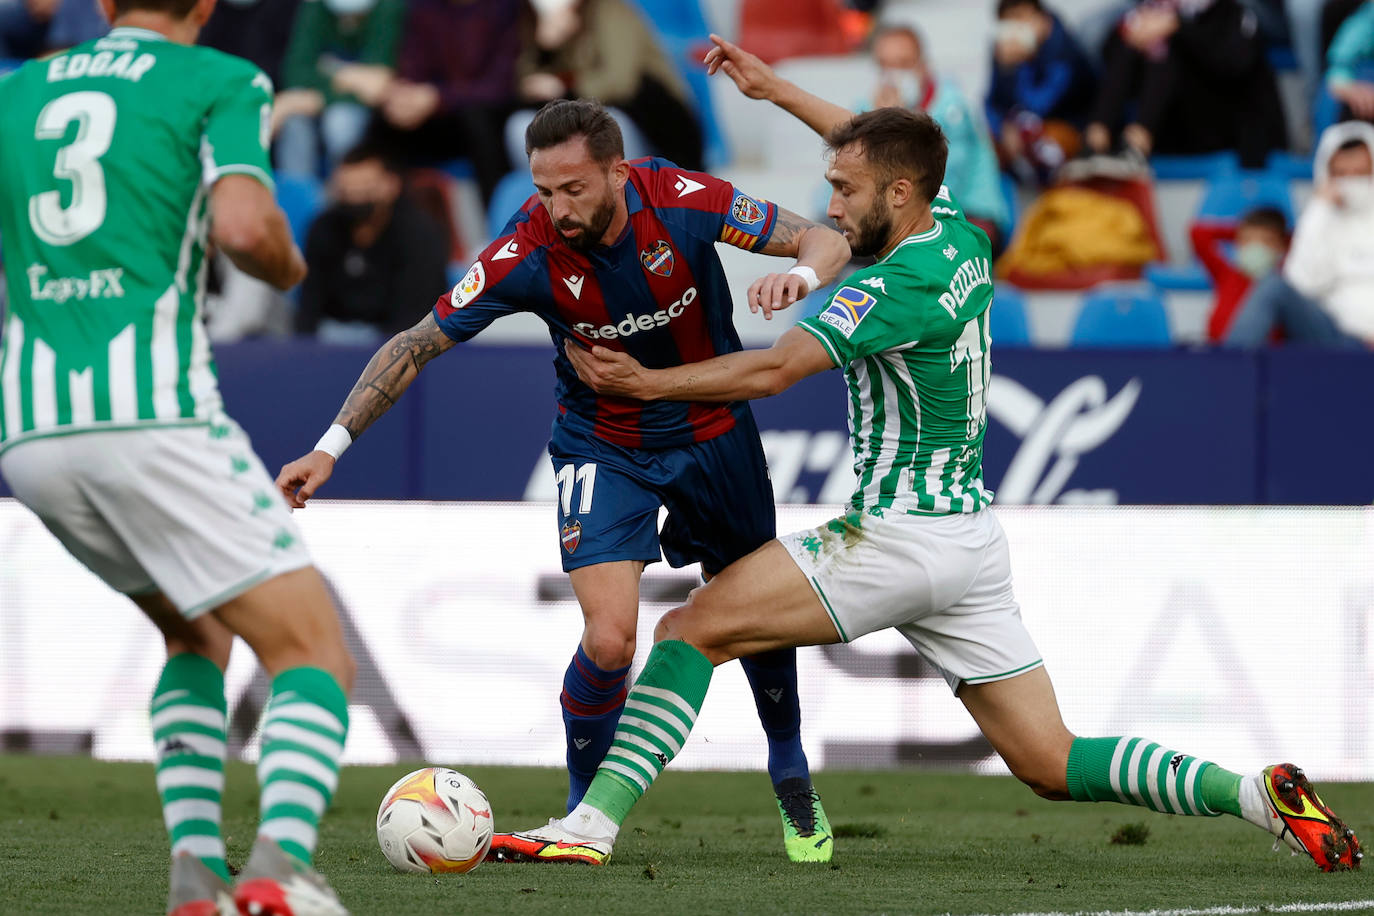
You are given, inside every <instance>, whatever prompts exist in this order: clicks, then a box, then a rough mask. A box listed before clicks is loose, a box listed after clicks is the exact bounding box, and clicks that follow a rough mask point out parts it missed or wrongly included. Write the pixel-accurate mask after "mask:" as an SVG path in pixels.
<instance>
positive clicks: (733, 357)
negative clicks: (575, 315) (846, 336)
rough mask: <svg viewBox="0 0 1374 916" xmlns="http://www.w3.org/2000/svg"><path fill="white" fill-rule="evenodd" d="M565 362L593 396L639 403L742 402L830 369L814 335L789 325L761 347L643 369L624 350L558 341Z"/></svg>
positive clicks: (823, 348) (828, 362)
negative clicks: (617, 397) (770, 342)
mask: <svg viewBox="0 0 1374 916" xmlns="http://www.w3.org/2000/svg"><path fill="white" fill-rule="evenodd" d="M563 350H564V352H565V353H567V355H568V360H569V361H570V362H571V363H572V365H573V368H574V369H576V370H577V377H578V378H580V379H582V381H583V382H585V383H586V384H587V385H588V386H590V387H591V389H592V390H593V391H595V392H596V393H597V394H609V395H618V396H620V397H628V398H636V399H638V400H641V401H725V402H728V401H747V400H753V399H755V398H766V397H771V396H773V395H775V394H778V393H779V392H782V391H785V390H787V389H788V388H790V387H792V386H793V385H795V384H796V383H797V382H799V381H801V380H802V379H804V378H806V377H807V376H808V375H815V374H816V373H817V372H824V371H825V370H826V369H833V368H834V367H835V363H834V361H833V360H832V359H831V358H830V354H829V353H827V352H826V349H825V347H824V346H822V345H821V343H820V342H819V341H818V340H816V338H815V337H813V336H811V335H810V334H808V333H806V332H805V331H802V330H799V329H797V328H789V329H788V330H787V331H786V332H784V333H783V335H782V336H781V337H779V338H778V340H777V342H776V343H774V344H773V346H771V347H769V348H768V349H766V350H740V351H739V352H737V353H727V354H725V355H724V356H717V357H715V358H714V359H708V360H703V361H702V362H699V363H687V364H686V365H682V366H671V367H669V368H667V369H646V368H645V367H644V366H642V365H640V363H639V362H638V361H637V360H636V359H635V358H634V357H633V356H630V355H629V354H628V353H621V352H617V351H614V350H608V349H606V348H605V347H592V348H590V349H583V348H582V347H581V346H579V345H577V344H575V343H573V342H571V341H569V342H567V343H565V344H564V345H563Z"/></svg>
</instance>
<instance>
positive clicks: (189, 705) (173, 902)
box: [150, 652, 229, 916]
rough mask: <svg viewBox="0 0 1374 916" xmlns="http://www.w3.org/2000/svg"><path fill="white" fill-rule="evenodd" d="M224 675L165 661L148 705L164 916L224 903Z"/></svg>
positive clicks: (209, 665)
mask: <svg viewBox="0 0 1374 916" xmlns="http://www.w3.org/2000/svg"><path fill="white" fill-rule="evenodd" d="M225 708H226V705H225V702H224V675H223V674H222V673H221V672H220V669H219V667H218V666H216V665H215V663H214V662H212V661H211V660H210V659H208V658H206V657H205V656H203V655H197V654H195V653H192V652H182V653H179V654H176V655H173V656H171V657H170V658H169V659H167V664H166V665H165V666H164V667H163V669H162V676H161V677H160V678H158V682H157V687H156V688H155V689H154V690H153V698H152V703H151V706H150V712H151V714H152V726H153V745H154V747H155V748H156V750H157V791H158V796H159V797H160V798H161V800H162V815H163V820H164V821H165V822H166V824H167V834H168V837H169V839H170V840H171V844H172V870H171V881H170V889H169V891H168V895H167V912H168V913H169V914H174V916H205V914H213V913H216V912H218V910H219V906H220V905H221V904H222V903H223V902H224V901H225V900H228V888H229V885H228V881H229V868H228V866H227V865H226V864H225V861H224V839H223V837H222V836H221V835H220V810H221V807H220V800H221V798H222V796H223V794H224V754H225Z"/></svg>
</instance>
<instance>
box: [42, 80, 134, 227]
mask: <svg viewBox="0 0 1374 916" xmlns="http://www.w3.org/2000/svg"><path fill="white" fill-rule="evenodd" d="M115 113H116V112H115V103H114V99H112V98H110V97H109V96H108V95H106V94H105V93H103V92H70V93H68V94H67V95H63V96H58V97H57V98H55V99H53V100H52V101H51V102H49V103H48V104H47V105H44V106H43V110H42V111H40V112H39V113H38V123H37V124H36V125H35V127H34V136H35V137H36V138H37V139H39V140H60V139H62V138H63V137H64V136H66V133H67V127H68V126H69V125H70V124H71V123H72V122H73V121H75V122H77V128H76V138H75V139H74V140H72V142H71V143H68V144H67V145H66V146H64V147H62V148H61V149H59V150H58V151H57V161H56V162H55V163H54V164H53V170H52V173H53V176H54V177H56V178H58V179H61V180H65V181H69V182H71V185H72V194H71V203H69V204H68V205H67V206H65V207H63V206H62V192H61V191H44V192H42V193H41V194H35V195H33V196H32V197H30V198H29V225H31V226H32V227H33V231H34V234H35V235H37V236H38V237H39V238H40V239H42V240H43V241H44V242H47V243H48V244H49V245H72V244H75V243H76V242H79V241H81V240H82V239H84V238H85V237H86V236H88V235H90V234H91V233H92V232H94V231H95V230H97V229H99V228H100V225H101V224H102V223H104V222H105V205H106V198H105V171H104V169H102V168H101V167H100V157H101V156H103V155H105V154H106V153H107V152H109V150H110V141H111V140H113V139H114V129H115Z"/></svg>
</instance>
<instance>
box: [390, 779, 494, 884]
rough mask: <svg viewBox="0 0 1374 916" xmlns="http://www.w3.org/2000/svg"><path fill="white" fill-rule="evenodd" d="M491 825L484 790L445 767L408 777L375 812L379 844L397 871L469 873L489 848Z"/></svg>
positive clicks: (489, 805) (396, 785)
mask: <svg viewBox="0 0 1374 916" xmlns="http://www.w3.org/2000/svg"><path fill="white" fill-rule="evenodd" d="M492 826H493V825H492V817H491V804H490V803H489V802H488V801H487V797H486V795H484V794H482V790H481V789H479V788H477V784H476V783H474V782H473V781H472V780H471V779H468V778H467V777H466V776H464V775H463V774H462V773H459V772H457V771H456V770H449V769H445V768H444V767H425V768H424V769H422V770H416V771H415V772H413V773H407V774H406V775H405V776H403V777H401V778H400V779H399V780H398V781H397V782H396V784H395V785H394V786H392V787H391V788H390V789H388V790H387V793H386V795H385V796H383V797H382V804H381V807H380V808H378V809H377V842H378V843H379V844H380V845H381V847H382V854H383V855H385V856H386V858H387V861H388V862H390V863H391V864H392V865H393V866H395V868H396V870H397V871H409V872H419V873H420V874H427V873H433V874H443V873H446V872H457V873H461V872H467V871H472V870H473V869H474V868H476V867H477V866H478V865H481V864H482V859H484V858H485V857H486V855H487V850H488V849H490V848H491V834H492Z"/></svg>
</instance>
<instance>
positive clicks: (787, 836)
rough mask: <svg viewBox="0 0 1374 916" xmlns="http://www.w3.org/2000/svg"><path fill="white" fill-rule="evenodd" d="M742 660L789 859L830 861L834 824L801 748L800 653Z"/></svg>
mask: <svg viewBox="0 0 1374 916" xmlns="http://www.w3.org/2000/svg"><path fill="white" fill-rule="evenodd" d="M739 662H740V667H742V668H743V669H744V673H745V676H746V677H748V679H749V688H750V689H751V690H752V691H753V692H754V705H755V707H757V709H758V713H759V722H760V723H762V725H763V732H764V734H765V735H766V736H767V737H768V776H769V778H770V779H771V780H772V782H773V794H774V795H775V796H776V797H777V800H778V813H779V814H780V815H781V816H782V839H783V846H784V847H785V848H786V849H787V856H788V858H790V859H791V860H792V861H793V862H829V861H830V858H831V856H832V855H833V854H834V849H835V844H834V838H833V836H832V835H831V832H830V821H829V819H828V818H826V816H825V809H824V808H823V807H821V798H820V795H818V794H817V793H816V789H815V787H814V786H812V785H811V769H810V767H809V766H808V765H807V762H806V751H804V750H803V749H802V742H801V704H800V701H799V700H798V697H797V650H796V649H774V650H773V651H771V652H764V653H761V654H759V655H750V656H746V657H744V658H741V659H740V660H739Z"/></svg>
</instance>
